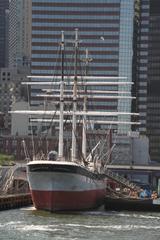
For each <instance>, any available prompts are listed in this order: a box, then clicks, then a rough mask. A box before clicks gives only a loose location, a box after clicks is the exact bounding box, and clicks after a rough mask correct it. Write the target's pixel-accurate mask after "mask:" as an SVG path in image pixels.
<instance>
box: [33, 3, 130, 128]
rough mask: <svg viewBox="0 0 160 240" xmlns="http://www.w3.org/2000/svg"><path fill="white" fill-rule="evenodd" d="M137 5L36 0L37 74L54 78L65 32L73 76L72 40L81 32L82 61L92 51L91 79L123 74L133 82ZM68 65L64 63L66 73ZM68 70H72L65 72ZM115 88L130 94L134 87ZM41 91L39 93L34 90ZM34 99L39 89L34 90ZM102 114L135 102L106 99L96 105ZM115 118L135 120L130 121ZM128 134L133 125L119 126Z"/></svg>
mask: <svg viewBox="0 0 160 240" xmlns="http://www.w3.org/2000/svg"><path fill="white" fill-rule="evenodd" d="M134 2H135V1H133V0H127V1H126V0H74V1H73V0H32V74H33V75H53V74H55V69H56V74H57V70H59V74H60V67H61V65H60V59H57V50H58V47H59V42H60V40H61V31H62V30H63V31H64V33H65V39H66V40H67V44H66V60H67V63H68V65H70V74H73V69H74V66H73V61H72V60H71V57H72V55H73V50H72V46H73V43H71V42H70V41H71V40H73V39H74V31H75V29H76V28H78V30H79V38H80V40H81V43H80V46H81V53H82V55H83V56H82V58H84V57H85V49H86V48H88V51H89V56H90V57H91V58H93V61H92V62H91V63H90V66H89V71H88V75H90V76H121V77H127V79H124V81H129V82H130V81H132V56H133V26H134V13H135V4H134ZM66 69H67V66H66V65H65V70H66ZM66 71H67V70H66ZM110 89H111V90H127V91H131V87H130V86H123V87H122V86H110ZM36 91H37V89H35V92H36ZM32 96H34V90H33V91H32ZM94 104H98V105H99V109H100V110H102V111H105V110H110V111H117V110H118V111H127V112H129V111H130V110H131V100H126V99H125V100H124V99H121V100H118V101H117V100H111V99H110V100H107V101H106V100H105V101H103V102H101V103H100V102H99V103H94ZM116 120H125V121H130V117H128V116H123V117H120V116H119V117H118V118H117V119H116ZM118 130H119V131H121V132H128V131H129V130H130V125H125V126H123V125H121V126H118Z"/></svg>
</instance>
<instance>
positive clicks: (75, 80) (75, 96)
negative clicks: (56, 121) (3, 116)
mask: <svg viewBox="0 0 160 240" xmlns="http://www.w3.org/2000/svg"><path fill="white" fill-rule="evenodd" d="M78 43H79V41H78V29H75V57H74V83H73V115H72V149H71V160H72V161H75V160H76V121H77V119H76V110H77V55H78Z"/></svg>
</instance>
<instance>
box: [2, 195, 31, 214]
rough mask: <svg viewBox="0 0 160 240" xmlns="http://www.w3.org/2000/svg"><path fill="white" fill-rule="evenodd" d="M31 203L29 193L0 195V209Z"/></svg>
mask: <svg viewBox="0 0 160 240" xmlns="http://www.w3.org/2000/svg"><path fill="white" fill-rule="evenodd" d="M31 204H32V199H31V194H30V193H21V194H11V195H2V196H0V211H3V210H8V209H13V208H20V207H24V206H29V205H31Z"/></svg>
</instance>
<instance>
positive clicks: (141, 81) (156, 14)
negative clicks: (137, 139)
mask: <svg viewBox="0 0 160 240" xmlns="http://www.w3.org/2000/svg"><path fill="white" fill-rule="evenodd" d="M159 25H160V9H159V1H158V0H142V1H141V5H140V24H139V36H138V57H137V93H138V104H137V106H138V111H139V112H140V121H141V123H142V124H141V126H140V132H141V133H142V134H146V135H147V136H148V137H149V149H150V157H151V160H153V161H160V91H159V87H160V45H159V44H160V28H159Z"/></svg>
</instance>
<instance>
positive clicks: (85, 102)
mask: <svg viewBox="0 0 160 240" xmlns="http://www.w3.org/2000/svg"><path fill="white" fill-rule="evenodd" d="M84 61H85V66H86V69H85V75H86V76H87V71H88V65H89V62H90V61H92V59H91V58H89V57H88V49H86V57H85V59H84ZM83 111H84V112H86V111H87V86H86V85H85V96H84V102H83ZM86 127H87V117H86V115H84V116H83V124H82V128H83V131H82V156H83V159H86V157H87V141H86Z"/></svg>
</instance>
